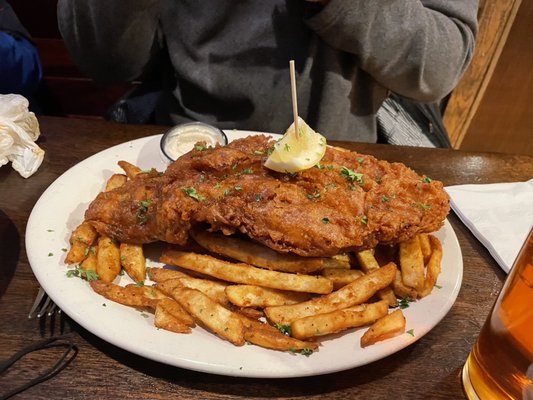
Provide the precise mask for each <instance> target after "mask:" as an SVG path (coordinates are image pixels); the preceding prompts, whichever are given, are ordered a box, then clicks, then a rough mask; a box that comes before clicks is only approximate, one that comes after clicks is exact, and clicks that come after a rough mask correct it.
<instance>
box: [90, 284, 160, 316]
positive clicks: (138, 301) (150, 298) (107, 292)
mask: <svg viewBox="0 0 533 400" xmlns="http://www.w3.org/2000/svg"><path fill="white" fill-rule="evenodd" d="M90 284H91V287H92V288H93V290H94V291H95V292H96V293H98V294H100V295H102V296H104V297H105V298H107V299H109V300H113V301H114V302H116V303H120V304H123V305H126V306H132V307H149V308H151V309H155V306H156V305H157V302H158V300H159V299H158V297H160V296H162V294H160V293H159V294H158V293H157V292H156V291H155V289H154V288H151V287H147V286H142V287H141V286H135V285H131V286H119V285H115V284H114V283H106V282H103V281H91V282H90ZM152 291H153V293H150V292H152Z"/></svg>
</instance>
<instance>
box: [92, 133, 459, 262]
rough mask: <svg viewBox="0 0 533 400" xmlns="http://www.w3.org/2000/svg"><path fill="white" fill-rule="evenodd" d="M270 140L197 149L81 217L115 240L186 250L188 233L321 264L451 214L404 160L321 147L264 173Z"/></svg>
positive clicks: (440, 194) (432, 184) (438, 192)
mask: <svg viewBox="0 0 533 400" xmlns="http://www.w3.org/2000/svg"><path fill="white" fill-rule="evenodd" d="M274 143H275V142H274V141H273V140H272V139H270V138H268V137H267V136H250V137H247V138H244V139H240V140H236V141H234V142H232V143H230V144H229V145H227V146H224V147H215V148H205V147H203V146H196V147H195V149H194V150H192V151H191V152H189V153H187V154H186V155H184V156H182V157H181V158H179V159H178V160H177V161H176V162H174V163H173V164H172V165H170V166H169V167H168V169H167V171H166V172H165V173H164V174H162V175H160V174H157V173H156V172H155V171H152V172H151V173H145V174H140V175H139V177H138V178H135V179H132V180H130V181H128V182H126V184H125V185H123V186H121V187H119V188H117V189H114V190H112V191H109V192H103V193H101V194H99V195H98V196H97V198H96V199H95V200H94V201H93V202H92V203H91V204H90V206H89V208H88V210H87V212H86V214H85V217H86V219H87V220H88V221H89V222H91V223H92V224H93V225H94V226H95V228H96V229H97V230H98V231H99V232H100V233H101V234H105V235H108V236H111V237H113V238H115V239H117V240H119V241H120V242H126V243H128V242H129V243H148V242H153V241H158V240H162V241H165V242H168V243H175V244H180V245H183V244H185V243H186V242H187V240H188V237H189V232H190V231H191V229H197V228H201V229H209V230H213V231H222V232H223V233H225V234H233V233H235V232H241V233H243V234H245V235H247V236H249V237H250V238H252V239H253V240H255V241H257V242H260V243H263V244H265V245H266V246H268V247H270V248H272V249H274V250H277V251H279V252H292V253H295V254H299V255H301V256H318V257H326V256H333V255H335V254H339V253H344V252H347V251H357V250H361V249H365V248H372V247H375V246H376V245H377V244H378V243H381V244H394V243H397V242H401V241H404V240H407V239H409V238H412V237H413V236H415V235H416V234H418V233H424V232H433V231H435V230H438V229H439V228H440V227H441V226H442V224H443V221H444V219H445V218H446V215H447V214H448V212H449V198H448V195H447V194H446V192H445V191H444V190H443V185H442V183H441V182H438V181H435V180H433V181H432V180H431V179H429V178H428V177H423V176H420V175H418V174H416V173H415V172H414V171H413V170H411V169H409V168H408V167H406V166H405V165H403V164H401V163H389V162H386V161H380V160H377V159H376V158H375V157H372V156H369V155H363V154H358V153H356V152H351V151H347V150H344V149H339V148H333V147H328V149H327V151H326V154H325V156H324V158H323V159H322V161H321V162H320V164H318V165H316V166H315V167H314V168H310V169H307V170H304V171H301V172H299V173H295V174H290V173H278V172H275V171H272V170H269V169H267V168H265V167H263V164H264V161H265V159H266V157H268V153H269V149H271V147H272V146H273V144H274Z"/></svg>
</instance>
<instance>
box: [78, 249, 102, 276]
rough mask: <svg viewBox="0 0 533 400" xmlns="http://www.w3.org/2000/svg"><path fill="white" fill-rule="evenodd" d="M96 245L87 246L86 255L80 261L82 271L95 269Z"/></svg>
mask: <svg viewBox="0 0 533 400" xmlns="http://www.w3.org/2000/svg"><path fill="white" fill-rule="evenodd" d="M97 253H98V246H90V247H88V248H87V257H85V259H84V260H83V261H82V262H81V263H80V268H81V269H83V270H84V271H96V264H97V257H96V254H97Z"/></svg>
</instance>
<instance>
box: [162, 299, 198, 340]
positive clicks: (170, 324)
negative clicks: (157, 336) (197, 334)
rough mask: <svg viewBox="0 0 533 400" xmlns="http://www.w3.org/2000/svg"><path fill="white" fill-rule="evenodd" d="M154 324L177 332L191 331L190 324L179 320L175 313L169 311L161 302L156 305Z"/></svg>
mask: <svg viewBox="0 0 533 400" xmlns="http://www.w3.org/2000/svg"><path fill="white" fill-rule="evenodd" d="M154 325H155V326H156V327H158V328H161V329H165V330H167V331H170V332H175V333H191V332H192V329H191V327H190V326H188V325H186V324H184V323H183V322H181V321H180V320H178V319H177V318H176V317H174V315H172V314H171V313H169V312H168V311H167V310H166V309H165V308H164V307H163V306H162V305H161V303H158V304H157V306H156V307H155V316H154Z"/></svg>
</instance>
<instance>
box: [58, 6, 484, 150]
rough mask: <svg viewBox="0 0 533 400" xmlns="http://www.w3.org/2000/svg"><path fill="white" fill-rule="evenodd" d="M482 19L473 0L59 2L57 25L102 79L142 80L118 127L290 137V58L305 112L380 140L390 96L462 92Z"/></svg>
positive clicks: (325, 124) (345, 132)
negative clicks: (185, 127) (198, 126)
mask: <svg viewBox="0 0 533 400" xmlns="http://www.w3.org/2000/svg"><path fill="white" fill-rule="evenodd" d="M477 11H478V1H477V0H454V1H449V0H386V1H385V0H374V1H369V0H329V1H327V0H324V1H306V0H268V1H261V0H238V1H237V0H234V1H230V0H128V1H117V0H59V2H58V23H59V28H60V31H61V33H62V36H63V38H64V40H65V43H66V46H67V48H68V49H69V51H70V53H71V54H72V56H73V58H74V60H75V62H76V63H77V64H78V65H79V67H80V69H81V70H82V71H84V72H85V73H87V74H88V75H90V76H91V77H93V78H94V79H95V80H96V81H98V82H102V83H118V82H126V81H132V80H136V79H138V80H141V81H142V84H141V86H140V87H139V88H138V89H137V90H136V91H135V93H132V94H131V95H130V96H129V97H128V99H126V100H125V102H126V103H125V104H126V107H123V108H122V109H121V110H120V112H121V113H122V115H115V117H116V118H115V119H119V120H120V119H123V120H124V121H125V122H141V123H144V122H151V123H157V124H167V125H171V124H177V123H181V122H186V121H191V120H197V121H203V122H207V123H210V124H213V125H216V126H218V127H220V128H223V129H247V130H258V131H264V132H275V133H283V132H284V130H285V129H286V128H287V127H288V126H289V125H290V123H291V120H292V117H293V115H292V109H291V90H290V76H289V60H291V59H294V60H295V64H296V70H297V84H298V106H299V114H300V116H301V117H302V118H303V119H304V120H306V121H307V122H308V123H309V125H310V126H311V127H313V128H314V129H315V130H317V131H319V132H321V133H322V134H324V135H325V136H326V137H327V138H329V139H337V140H351V141H362V142H376V141H377V140H378V133H377V131H378V129H377V118H376V113H377V112H378V109H379V108H380V106H381V105H382V103H383V101H384V100H385V99H386V98H387V97H388V96H389V94H390V93H395V94H397V95H399V96H402V97H404V98H407V99H411V100H413V101H416V102H421V103H438V102H439V101H441V100H442V99H443V98H445V97H446V96H447V95H449V93H450V92H451V91H452V90H453V89H454V87H455V86H456V84H457V83H458V81H459V79H460V78H461V76H462V74H463V72H464V71H465V69H466V68H467V66H468V64H469V62H470V60H471V58H472V53H473V49H474V43H475V35H476V32H477ZM136 98H137V101H135V100H136ZM128 102H129V104H128ZM120 112H119V114H120Z"/></svg>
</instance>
